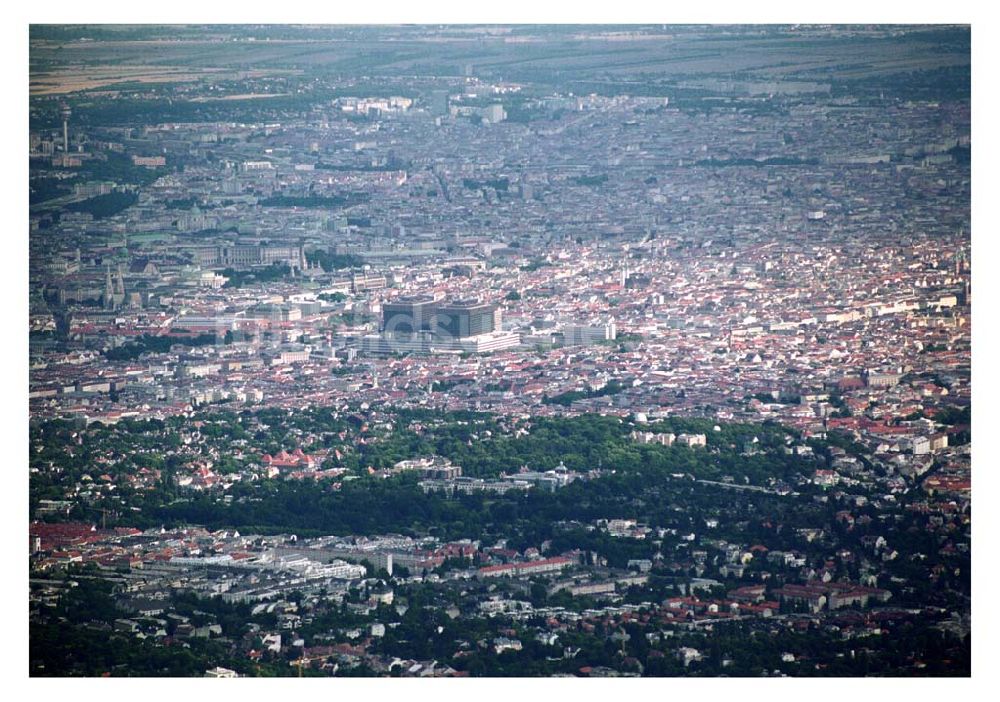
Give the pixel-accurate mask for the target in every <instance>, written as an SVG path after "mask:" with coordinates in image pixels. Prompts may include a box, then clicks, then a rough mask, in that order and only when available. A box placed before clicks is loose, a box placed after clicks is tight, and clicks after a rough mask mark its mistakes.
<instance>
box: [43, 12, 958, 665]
mask: <svg viewBox="0 0 1000 702" xmlns="http://www.w3.org/2000/svg"><path fill="white" fill-rule="evenodd" d="M29 64H30V76H29V120H30V121H29V127H30V142H29V154H28V156H29V186H30V190H29V239H28V241H29V325H30V327H29V364H30V365H29V389H28V393H29V395H28V404H29V415H30V421H29V446H28V449H29V471H30V478H29V510H30V523H29V554H30V566H29V567H30V576H29V585H30V596H29V619H30V631H29V633H30V640H29V675H31V676H33V677H64V676H88V677H98V676H113V677H119V676H128V677H147V676H158V677H159V676H164V677H264V676H266V677H273V676H288V677H306V676H313V677H512V676H513V677H531V678H534V677H555V676H562V677H588V678H589V677H655V678H665V677H680V676H695V677H720V676H726V677H783V676H789V677H863V676H880V677H883V676H897V677H898V676H907V677H915V676H917V677H920V676H927V677H968V676H970V674H971V663H970V658H971V614H970V612H971V581H970V571H971V461H972V457H971V440H972V439H971V399H972V398H971V395H972V389H971V305H972V295H971V268H972V256H971V237H970V231H971V207H970V192H971V153H972V143H971V126H970V93H971V84H970V70H971V54H970V28H969V26H966V25H912V26H911V25H823V26H818V25H662V24H644V25H593V24H592V25H556V24H553V25H506V26H505V25H399V26H366V25H350V26H328V25H170V26H158V25H57V24H51V25H42V24H34V25H31V27H30V56H29Z"/></svg>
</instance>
